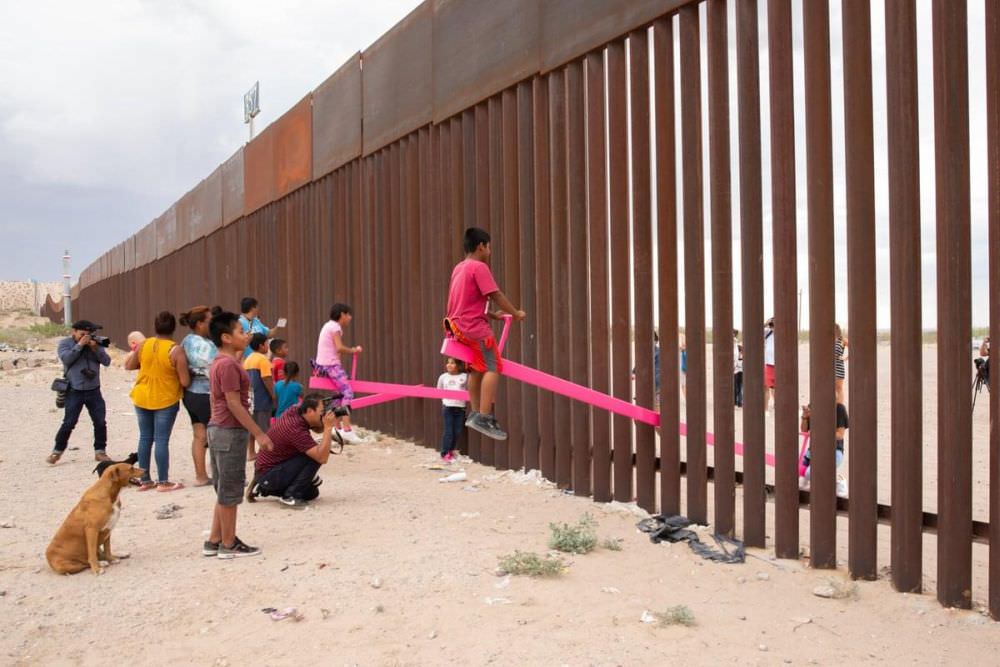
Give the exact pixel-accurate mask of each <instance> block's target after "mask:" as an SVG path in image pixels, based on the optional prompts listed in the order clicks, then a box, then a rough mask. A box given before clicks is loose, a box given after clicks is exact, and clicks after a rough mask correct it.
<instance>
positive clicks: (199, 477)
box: [180, 306, 218, 486]
mask: <svg viewBox="0 0 1000 667" xmlns="http://www.w3.org/2000/svg"><path fill="white" fill-rule="evenodd" d="M216 308H218V306H216ZM211 317H212V310H209V308H208V306H195V307H194V308H192V309H191V310H189V311H187V312H186V313H181V319H180V322H181V324H183V325H184V326H186V327H189V328H190V329H191V333H189V334H188V335H186V336H184V339H183V340H182V341H181V347H182V348H184V354H185V356H187V363H188V371H189V372H190V373H191V384H190V385H188V386H187V387H186V388H185V389H184V400H183V402H184V408H185V409H186V410H187V412H188V416H190V417H191V458H192V459H193V460H194V479H195V481H194V485H195V486H208V485H209V484H211V483H212V480H211V479H209V476H208V470H207V468H206V466H205V458H206V455H207V454H208V433H207V431H206V429H207V428H208V420H209V419H210V418H211V417H212V405H211V401H210V399H209V396H208V394H209V386H208V369H209V367H210V366H211V365H212V361H214V360H215V355H216V354H217V353H218V349H217V348H216V347H215V343H213V342H212V339H211V338H209V332H208V321H209V319H211Z"/></svg>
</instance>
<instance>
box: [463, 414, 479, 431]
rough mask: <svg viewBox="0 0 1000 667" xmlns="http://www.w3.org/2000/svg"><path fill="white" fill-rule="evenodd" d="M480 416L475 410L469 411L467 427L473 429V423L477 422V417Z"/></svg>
mask: <svg viewBox="0 0 1000 667" xmlns="http://www.w3.org/2000/svg"><path fill="white" fill-rule="evenodd" d="M478 416H479V413H478V412H476V411H475V410H469V416H468V417H466V418H465V425H466V427H468V428H472V422H473V421H475V419H476V417H478Z"/></svg>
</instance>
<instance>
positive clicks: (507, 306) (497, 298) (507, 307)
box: [489, 290, 527, 321]
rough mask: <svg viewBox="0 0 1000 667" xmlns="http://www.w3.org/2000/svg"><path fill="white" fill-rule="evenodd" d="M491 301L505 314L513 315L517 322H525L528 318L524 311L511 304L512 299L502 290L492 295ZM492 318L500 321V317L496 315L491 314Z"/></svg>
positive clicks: (490, 296)
mask: <svg viewBox="0 0 1000 667" xmlns="http://www.w3.org/2000/svg"><path fill="white" fill-rule="evenodd" d="M489 299H490V301H492V302H493V304H494V305H495V306H496V307H497V308H499V309H500V310H502V311H503V312H505V313H509V314H510V315H513V317H514V319H515V320H517V321H519V320H523V319H524V318H525V317H527V314H526V313H525V312H524V311H523V310H518V309H517V308H516V307H515V306H514V304H512V303H511V302H510V299H508V298H507V295H506V294H504V293H503V292H502V291H501V290H497V291H496V292H493V293H492V294H490V295H489ZM490 317H492V318H493V319H499V317H500V316H498V315H497V314H496V313H490Z"/></svg>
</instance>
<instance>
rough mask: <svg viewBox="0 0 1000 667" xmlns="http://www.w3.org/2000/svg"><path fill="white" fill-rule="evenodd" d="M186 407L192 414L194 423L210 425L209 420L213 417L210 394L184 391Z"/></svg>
mask: <svg viewBox="0 0 1000 667" xmlns="http://www.w3.org/2000/svg"><path fill="white" fill-rule="evenodd" d="M184 407H185V408H186V409H187V411H188V414H189V415H191V423H192V424H204V425H205V426H208V420H209V419H211V417H212V403H211V401H210V400H209V397H208V394H196V393H194V392H191V391H187V390H185V391H184Z"/></svg>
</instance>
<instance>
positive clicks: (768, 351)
mask: <svg viewBox="0 0 1000 667" xmlns="http://www.w3.org/2000/svg"><path fill="white" fill-rule="evenodd" d="M764 365H765V366H773V365H774V329H764Z"/></svg>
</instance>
